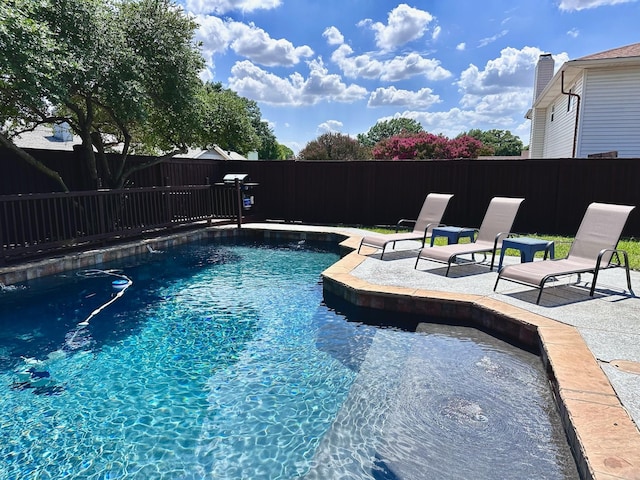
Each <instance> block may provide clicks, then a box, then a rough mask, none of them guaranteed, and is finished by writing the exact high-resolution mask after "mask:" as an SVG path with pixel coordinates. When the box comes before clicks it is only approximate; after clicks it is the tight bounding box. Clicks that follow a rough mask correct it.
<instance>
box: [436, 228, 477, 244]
mask: <svg viewBox="0 0 640 480" xmlns="http://www.w3.org/2000/svg"><path fill="white" fill-rule="evenodd" d="M475 234H476V230H475V229H474V228H463V227H435V228H434V229H433V230H432V231H431V246H432V247H433V242H434V240H435V239H436V237H447V245H451V244H452V243H458V242H459V241H460V239H461V238H465V237H466V238H468V239H470V240H471V241H472V242H473V241H474V240H475V238H474V237H475Z"/></svg>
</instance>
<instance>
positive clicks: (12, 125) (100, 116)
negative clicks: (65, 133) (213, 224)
mask: <svg viewBox="0 0 640 480" xmlns="http://www.w3.org/2000/svg"><path fill="white" fill-rule="evenodd" d="M196 28H197V24H196V23H195V21H194V20H193V19H191V18H189V17H187V16H186V15H185V14H184V12H183V11H182V10H181V9H180V8H178V7H177V6H176V5H175V4H174V3H173V2H171V1H170V0H64V1H63V0H43V1H39V2H33V1H31V0H5V1H3V2H2V4H1V5H0V41H1V42H2V44H1V46H2V50H3V55H2V56H1V59H0V78H1V80H0V103H2V105H1V106H0V115H1V116H0V121H1V123H0V143H1V144H2V145H4V146H5V147H8V148H10V149H12V150H13V151H15V152H16V153H18V154H19V156H20V158H22V159H23V160H25V161H27V162H28V163H30V164H31V165H33V166H35V167H36V168H38V169H39V170H40V171H42V172H43V173H45V174H47V175H49V176H50V177H52V178H54V179H55V180H56V181H57V182H58V183H59V185H60V187H61V189H63V190H65V191H66V190H68V189H67V186H66V184H65V183H64V180H63V179H61V178H60V176H59V175H58V174H57V173H56V172H53V171H48V170H47V169H46V167H45V166H44V165H42V164H40V162H38V161H37V160H35V159H34V158H33V157H31V156H30V155H29V154H28V153H27V152H24V151H23V150H21V149H19V148H17V147H16V146H15V144H14V143H13V141H12V139H13V138H14V137H15V136H16V135H19V134H20V133H22V132H25V131H29V130H32V129H34V128H35V127H36V126H37V125H40V124H49V123H58V122H63V121H64V122H67V123H68V124H69V125H70V126H71V128H72V129H73V130H74V132H75V133H76V134H77V135H79V136H80V138H81V139H82V145H81V147H80V152H81V157H82V161H83V162H84V163H85V164H86V167H87V171H88V172H89V177H90V178H89V179H88V180H89V182H88V183H89V184H90V185H91V186H93V187H96V186H98V179H99V178H102V179H103V181H104V183H105V184H106V185H108V186H110V187H121V186H122V185H123V184H124V182H125V181H126V179H127V178H128V177H129V176H130V175H131V174H132V173H133V172H135V171H137V170H140V169H142V168H145V167H148V166H151V165H154V164H156V163H159V162H162V161H164V160H165V159H167V158H170V157H171V156H173V155H175V154H177V153H179V152H185V151H186V149H187V147H188V146H192V145H195V144H197V143H201V142H202V141H203V137H202V136H201V135H200V134H202V132H203V131H202V130H201V129H199V128H198V125H199V122H201V119H202V108H201V107H202V104H201V101H200V99H201V90H202V82H201V81H200V79H199V76H198V74H199V72H200V71H201V70H202V68H203V67H204V60H203V58H202V55H201V54H200V52H199V49H198V46H197V45H196V44H195V43H194V41H193V38H194V33H195V30H196ZM110 152H115V154H116V159H115V161H114V162H109V159H108V158H107V153H110ZM132 153H145V154H151V155H153V156H154V158H152V159H150V160H149V161H148V162H145V163H141V164H136V165H131V164H130V163H129V162H128V159H129V155H130V154H132Z"/></svg>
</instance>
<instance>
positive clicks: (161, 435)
mask: <svg viewBox="0 0 640 480" xmlns="http://www.w3.org/2000/svg"><path fill="white" fill-rule="evenodd" d="M337 259H338V257H337V255H336V254H335V253H333V252H328V251H323V250H318V249H316V248H313V247H311V246H308V245H306V244H305V243H304V242H300V243H292V244H287V245H278V246H257V245H246V244H238V245H231V244H229V245H220V244H195V245H189V246H185V247H180V248H178V249H175V250H171V251H167V252H159V253H155V254H151V253H150V254H149V255H148V256H146V257H144V258H137V259H130V260H127V261H124V262H121V263H120V264H117V265H108V266H104V267H103V268H105V269H106V268H116V267H117V268H118V269H120V270H119V271H120V272H122V274H124V275H126V276H127V277H128V278H130V279H131V280H132V281H133V284H132V286H131V287H129V288H128V289H127V290H126V291H125V292H124V294H123V295H122V296H121V297H120V298H118V300H117V301H114V302H113V303H112V304H111V305H109V306H108V307H107V308H105V309H104V310H101V311H100V312H99V313H97V314H95V315H94V316H92V317H91V314H92V312H95V311H96V310H97V309H98V308H99V307H100V306H101V305H103V304H104V303H105V302H108V301H109V300H111V299H113V298H114V295H115V294H116V292H117V290H115V289H114V288H113V286H112V285H111V282H112V281H113V280H114V277H111V276H100V275H91V276H88V275H86V274H82V275H78V273H79V272H70V273H67V274H65V275H58V276H56V277H55V278H43V279H40V280H37V281H33V282H30V283H29V284H28V285H23V286H17V287H11V288H4V289H3V290H2V291H1V292H0V388H1V389H2V390H1V392H2V393H1V394H0V432H1V433H0V435H1V441H0V458H1V461H0V479H47V478H55V479H61V478H73V479H116V478H118V479H133V478H135V479H152V478H153V479H200V478H215V479H243V478H246V479H289V478H309V479H316V478H317V479H338V478H340V479H342V478H354V479H365V478H372V479H388V480H393V479H415V478H475V479H478V478H487V479H488V478H518V479H519V478H553V479H555V478H558V479H566V478H577V475H576V473H575V465H574V464H573V460H572V459H571V456H570V452H569V449H568V447H567V445H566V440H565V438H564V435H563V433H562V429H561V427H560V425H559V422H558V419H557V417H556V414H555V411H554V407H553V400H552V398H551V395H550V392H549V390H548V387H547V385H546V379H545V375H544V372H543V371H542V368H541V365H540V362H539V359H537V357H535V356H533V355H531V354H528V353H526V352H523V351H521V350H518V349H516V348H513V347H511V346H510V345H508V344H504V343H502V342H499V341H497V340H495V339H493V338H492V337H489V336H487V335H485V334H482V333H480V332H478V331H475V330H472V329H467V328H461V327H445V326H438V325H426V326H423V331H422V332H421V333H410V332H405V331H401V330H398V329H393V328H378V327H375V326H369V325H367V324H365V323H362V322H361V321H359V320H360V319H358V318H351V319H349V318H346V317H345V315H343V314H341V313H338V312H336V311H335V310H334V309H331V308H329V307H327V306H326V305H325V304H324V303H323V299H322V286H321V283H320V272H321V271H322V270H323V269H324V268H326V267H327V266H329V265H330V264H332V263H334V262H335V261H336V260H337ZM88 317H91V318H90V321H89V323H88V325H86V326H79V324H80V323H82V322H84V321H86V319H87V318H88ZM349 320H352V321H349ZM391 321H392V319H391Z"/></svg>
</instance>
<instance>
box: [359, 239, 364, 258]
mask: <svg viewBox="0 0 640 480" xmlns="http://www.w3.org/2000/svg"><path fill="white" fill-rule="evenodd" d="M363 240H364V239H362V240H360V246H359V247H358V255H360V249H361V248H362V241H363Z"/></svg>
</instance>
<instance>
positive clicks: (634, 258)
mask: <svg viewBox="0 0 640 480" xmlns="http://www.w3.org/2000/svg"><path fill="white" fill-rule="evenodd" d="M362 228H363V229H364V230H369V231H372V232H377V233H382V234H387V233H394V232H395V229H394V228H387V227H362ZM520 236H526V237H532V238H541V239H544V240H553V242H554V243H555V257H556V258H564V257H566V256H567V254H568V253H569V248H570V247H571V243H572V242H573V237H562V236H559V235H540V234H537V233H532V234H523V235H520ZM434 244H435V245H446V244H447V239H446V238H436V240H435V242H434ZM618 248H619V249H620V250H625V251H626V252H627V254H628V255H629V267H630V268H631V269H632V270H640V241H638V240H636V239H635V238H623V239H621V240H620V243H618ZM505 255H508V256H520V252H519V251H518V250H513V249H507V251H506V252H505ZM543 255H544V252H538V253H536V257H539V258H542V256H543Z"/></svg>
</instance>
